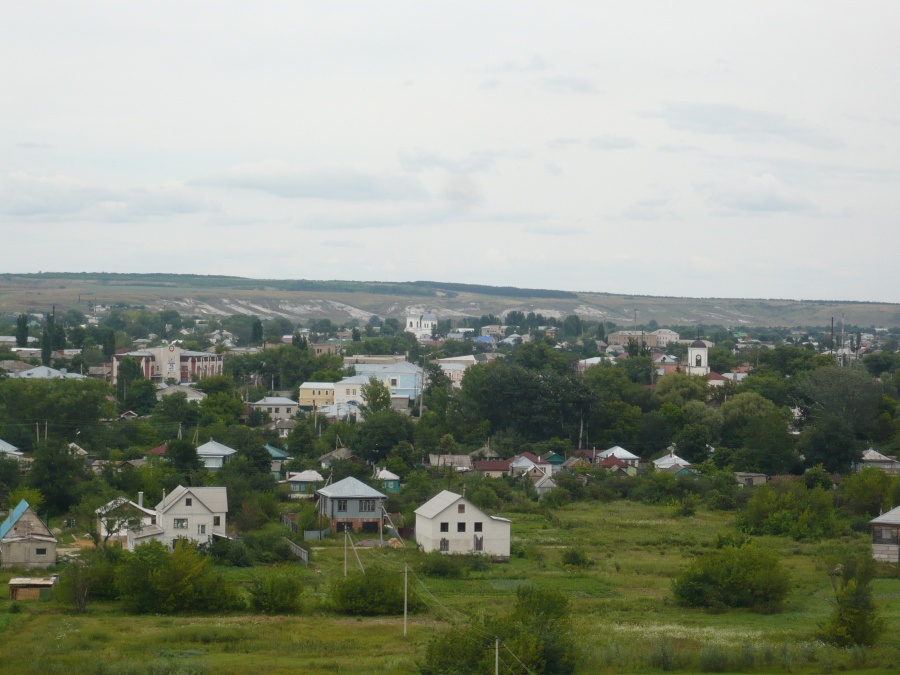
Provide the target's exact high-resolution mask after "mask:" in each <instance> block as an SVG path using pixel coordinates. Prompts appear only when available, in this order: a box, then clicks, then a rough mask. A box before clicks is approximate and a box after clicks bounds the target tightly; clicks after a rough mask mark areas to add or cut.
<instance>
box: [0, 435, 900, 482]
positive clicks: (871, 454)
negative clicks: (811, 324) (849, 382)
mask: <svg viewBox="0 0 900 675" xmlns="http://www.w3.org/2000/svg"><path fill="white" fill-rule="evenodd" d="M0 450H2V442H0ZM867 466H871V467H872V468H874V469H880V470H882V471H884V472H885V473H890V474H897V473H900V462H898V461H897V460H896V459H895V458H894V457H888V456H887V455H882V454H881V453H880V452H878V451H877V450H875V449H874V448H869V449H868V450H866V451H865V452H864V453H863V454H862V459H861V460H860V461H859V463H858V464H857V465H856V469H857V470H859V469H862V468H864V467H867Z"/></svg>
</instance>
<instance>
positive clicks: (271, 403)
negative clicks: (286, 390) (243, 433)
mask: <svg viewBox="0 0 900 675" xmlns="http://www.w3.org/2000/svg"><path fill="white" fill-rule="evenodd" d="M298 406H299V404H298V403H297V401H292V400H291V399H289V398H287V397H286V396H266V397H265V398H261V399H259V400H258V401H256V402H255V403H251V404H250V407H251V408H253V409H254V410H261V411H263V412H265V413H269V417H271V418H272V419H273V420H276V421H277V420H287V419H290V418H292V417H293V416H294V415H295V414H296V413H297V407H298Z"/></svg>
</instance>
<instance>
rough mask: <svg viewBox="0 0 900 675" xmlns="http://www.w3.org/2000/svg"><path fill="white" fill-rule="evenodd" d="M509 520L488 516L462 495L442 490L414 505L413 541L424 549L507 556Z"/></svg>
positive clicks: (426, 550)
mask: <svg viewBox="0 0 900 675" xmlns="http://www.w3.org/2000/svg"><path fill="white" fill-rule="evenodd" d="M510 525H511V523H510V521H509V520H508V519H506V518H500V517H499V516H489V515H487V514H486V513H485V512H484V511H482V510H481V509H479V508H478V507H477V506H475V505H474V504H473V503H472V502H470V501H469V500H468V499H466V498H465V497H463V496H461V495H458V494H456V493H454V492H449V491H447V490H444V491H443V492H441V493H440V494H438V495H437V496H435V497H434V498H432V499H431V500H429V501H427V502H425V503H424V504H423V505H422V506H420V507H419V508H418V509H416V543H417V544H418V545H419V546H421V547H422V550H423V551H425V552H426V553H430V552H431V551H440V552H441V553H460V554H467V553H483V554H485V555H490V556H496V557H501V558H508V557H509V541H510Z"/></svg>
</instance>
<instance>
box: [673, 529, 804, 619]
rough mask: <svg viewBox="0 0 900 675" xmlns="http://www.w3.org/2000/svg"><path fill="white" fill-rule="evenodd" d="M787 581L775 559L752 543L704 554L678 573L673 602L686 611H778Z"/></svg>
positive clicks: (784, 572)
mask: <svg viewBox="0 0 900 675" xmlns="http://www.w3.org/2000/svg"><path fill="white" fill-rule="evenodd" d="M789 590H790V577H789V575H788V573H787V571H786V570H785V569H784V568H783V567H782V566H781V563H780V562H779V560H778V558H777V557H776V556H775V554H774V553H772V552H771V551H769V550H764V549H761V548H760V547H758V546H757V545H756V544H753V543H744V544H742V545H740V546H723V547H722V548H718V549H716V550H714V551H710V552H708V553H704V554H703V555H701V556H700V557H698V558H697V559H696V560H694V561H693V562H692V563H691V564H689V565H688V566H687V567H686V568H685V569H683V570H682V571H681V572H679V573H678V575H677V576H676V577H675V580H674V582H673V591H674V593H675V599H676V600H677V601H678V603H679V604H681V605H684V606H686V607H710V608H714V609H721V608H725V607H746V608H748V609H753V610H755V611H759V612H774V611H778V610H780V609H781V606H782V604H783V603H784V599H785V598H786V597H787V594H788V591H789Z"/></svg>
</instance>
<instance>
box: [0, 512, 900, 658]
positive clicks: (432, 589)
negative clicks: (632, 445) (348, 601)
mask: <svg viewBox="0 0 900 675" xmlns="http://www.w3.org/2000/svg"><path fill="white" fill-rule="evenodd" d="M508 515H510V516H511V518H512V520H513V535H514V540H513V549H514V551H516V553H517V554H516V555H514V557H513V558H512V559H511V560H510V562H509V563H508V564H500V565H491V566H489V567H488V568H487V569H486V570H478V571H471V572H469V573H468V574H467V575H466V576H464V577H462V578H460V579H449V578H437V577H426V576H424V575H423V574H422V573H421V572H420V571H419V570H418V565H419V563H420V562H421V560H422V554H420V553H418V552H417V551H416V550H415V549H414V548H413V547H412V546H408V547H407V548H405V549H399V550H397V549H391V548H384V549H360V550H359V556H360V559H361V561H362V564H363V565H364V566H365V567H366V568H369V567H370V566H380V567H383V568H385V569H387V570H389V571H390V572H391V573H395V574H396V575H397V578H398V582H399V581H400V580H401V579H402V575H403V569H404V565H405V564H409V565H410V567H411V570H412V573H411V574H410V577H409V580H410V586H411V587H412V588H415V589H417V591H418V592H419V593H420V595H421V596H422V598H423V600H424V602H425V605H426V607H427V608H428V609H427V610H426V611H424V612H422V613H421V614H418V615H413V616H412V617H411V618H410V630H409V636H408V637H407V638H405V639H404V638H403V635H402V626H403V622H402V618H401V617H375V618H365V619H357V618H349V617H342V616H338V615H336V614H334V613H333V612H331V611H330V609H329V607H328V597H329V596H328V593H329V587H330V583H331V580H332V579H335V578H338V577H340V576H341V575H342V574H343V566H344V550H343V540H342V539H334V540H326V541H323V542H321V543H320V545H319V544H317V546H316V548H315V550H314V555H313V560H312V564H311V566H310V568H309V569H307V568H303V567H301V566H299V565H285V566H283V567H280V568H279V571H280V572H283V573H290V574H296V575H298V577H299V578H300V579H301V580H302V582H303V588H304V591H303V604H302V608H303V609H302V611H301V612H300V614H299V615H290V616H259V615H253V614H234V615H227V616H177V617H168V616H131V615H127V614H124V613H122V612H121V610H120V609H119V607H118V605H116V604H115V603H91V604H89V606H88V612H87V613H86V614H85V615H81V616H78V615H75V614H72V613H70V612H69V611H68V610H67V609H66V608H64V607H61V606H60V605H59V604H57V603H55V602H53V601H39V602H34V603H19V607H20V608H21V611H20V612H18V613H12V612H10V611H9V608H10V606H11V603H10V602H9V601H8V600H0V635H2V636H3V637H5V638H6V639H5V640H3V643H2V645H0V664H2V666H0V670H2V671H3V672H23V673H27V672H41V673H57V672H60V673H61V672H67V673H71V672H95V673H135V674H138V673H141V674H143V673H206V672H216V673H218V672H225V673H257V672H263V671H264V672H272V673H280V672H297V671H298V670H300V671H302V672H304V673H414V672H417V670H418V668H417V660H420V659H421V658H422V657H423V655H424V651H425V646H426V645H427V643H428V641H429V640H430V638H431V636H432V635H434V634H435V632H436V631H440V630H443V629H444V628H445V627H447V626H448V625H449V623H450V622H453V621H465V620H466V618H467V617H474V616H477V615H479V614H481V613H486V614H490V613H499V612H502V611H506V610H508V609H510V608H511V607H512V606H513V604H514V601H515V591H516V588H517V587H518V586H519V585H521V584H524V583H535V584H539V585H546V586H551V587H554V588H557V589H559V590H560V591H562V592H563V593H565V594H566V595H567V596H568V597H569V598H570V599H571V602H572V607H573V610H574V624H575V630H576V631H577V633H578V638H579V642H580V644H582V645H583V648H584V653H585V659H584V664H583V667H582V670H581V672H584V673H624V672H659V671H662V670H676V671H677V670H680V671H683V672H760V673H763V672H765V673H768V672H795V673H804V672H808V673H820V672H835V671H842V670H843V671H849V672H859V671H864V672H871V673H878V672H896V666H895V664H896V663H897V662H898V656H900V635H898V634H897V631H896V630H889V631H888V633H887V634H886V635H885V637H884V638H883V639H882V641H881V643H880V644H879V645H878V646H876V647H875V648H872V649H854V650H839V649H834V648H831V647H828V646H826V645H823V644H821V643H818V642H816V641H815V640H814V639H813V636H814V634H815V631H816V629H817V626H818V625H819V624H820V623H821V622H822V621H824V619H825V617H826V616H827V615H828V612H829V611H830V605H829V604H828V602H827V600H826V598H827V597H829V596H830V594H831V587H830V584H829V581H828V576H827V569H828V565H829V560H830V559H831V557H832V556H834V555H836V554H837V553H839V552H840V550H841V549H843V548H854V547H865V546H867V545H868V537H866V536H865V535H857V536H855V537H852V538H848V539H845V540H835V541H828V542H820V543H805V542H801V543H798V542H794V541H792V540H788V539H783V538H778V537H759V538H757V541H758V542H759V543H760V545H762V546H765V547H768V548H772V549H774V550H776V551H777V552H778V554H779V555H780V556H781V558H782V560H783V562H784V564H785V566H787V567H788V568H789V569H790V571H791V574H792V591H791V594H790V596H789V598H788V601H787V603H786V609H785V611H784V612H782V613H780V614H770V615H763V614H755V613H752V612H747V611H729V612H724V613H711V612H707V611H702V610H689V609H683V608H681V607H678V606H677V605H675V603H674V600H673V599H672V593H671V579H672V576H673V575H674V574H675V573H676V572H677V571H678V570H679V569H680V567H681V566H682V565H684V564H685V562H686V561H688V560H690V559H691V558H692V557H693V556H695V555H697V554H698V553H699V552H702V551H704V550H708V548H709V547H710V546H711V545H713V544H712V542H714V541H715V538H716V536H717V535H718V534H719V533H721V532H723V531H726V530H728V529H729V528H730V527H731V520H732V515H731V514H730V513H721V512H708V511H703V510H701V511H699V512H698V513H697V514H696V515H695V516H693V517H690V518H675V517H673V516H672V515H671V509H670V508H668V507H656V506H646V505H641V504H636V503H632V502H613V503H609V504H598V503H579V504H575V505H571V506H567V507H565V508H563V509H560V510H558V511H556V512H554V515H555V516H556V517H555V518H552V519H549V520H548V518H546V517H545V516H541V515H537V514H515V513H512V514H508ZM551 520H552V522H551ZM570 547H577V548H578V549H580V550H583V551H584V553H585V554H586V556H587V557H588V558H589V560H590V564H589V565H587V566H578V567H571V566H569V567H567V566H566V565H564V564H563V552H564V551H566V550H567V549H569V548H570ZM348 565H349V566H352V567H355V566H356V565H357V562H356V558H355V556H354V555H353V553H352V551H351V552H350V553H349V555H348ZM270 571H271V568H259V567H256V568H229V569H227V570H226V573H227V575H228V576H229V577H230V578H232V579H233V580H234V581H236V582H238V583H240V584H243V585H247V584H249V583H251V582H252V581H253V580H254V579H256V578H258V577H259V576H261V575H264V574H266V573H268V572H270ZM9 576H11V575H10V574H4V575H3V576H2V577H0V580H2V581H6V580H8V578H9ZM873 590H874V593H875V596H876V599H877V600H878V601H879V602H880V603H881V604H882V606H883V607H884V616H885V618H886V620H887V622H888V626H889V627H896V626H898V625H900V579H898V578H890V579H887V578H881V579H877V580H876V581H875V582H874V583H873ZM21 644H28V645H29V646H30V648H29V650H23V649H21V648H20V645H21ZM32 646H33V649H32V648H31V647H32Z"/></svg>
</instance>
